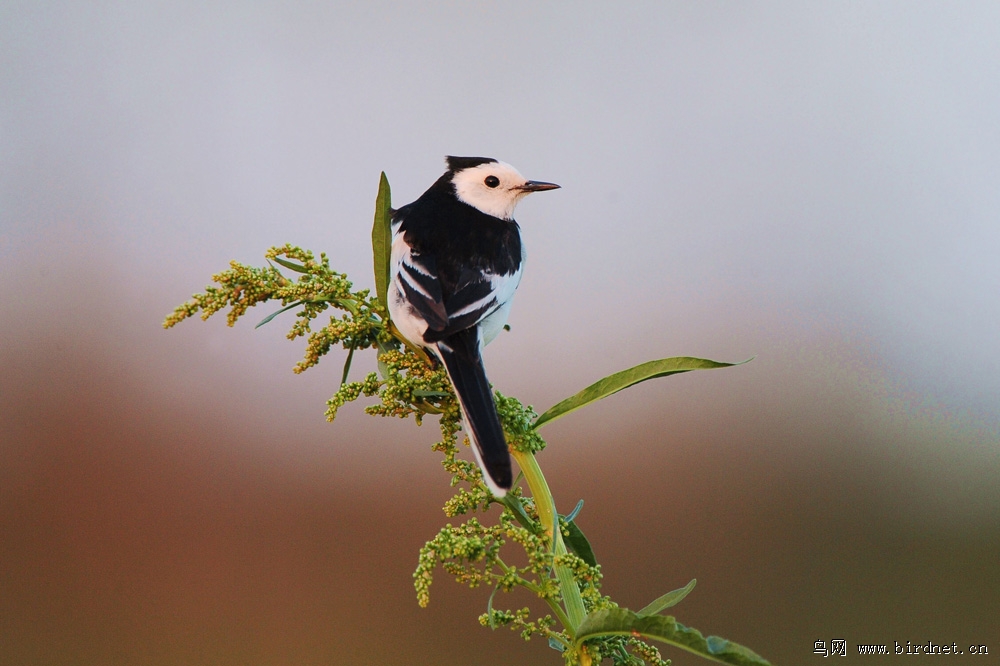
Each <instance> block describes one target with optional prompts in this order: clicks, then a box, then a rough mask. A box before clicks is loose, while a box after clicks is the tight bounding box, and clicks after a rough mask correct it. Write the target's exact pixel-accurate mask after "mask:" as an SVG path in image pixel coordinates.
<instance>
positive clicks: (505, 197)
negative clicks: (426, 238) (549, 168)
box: [452, 162, 551, 220]
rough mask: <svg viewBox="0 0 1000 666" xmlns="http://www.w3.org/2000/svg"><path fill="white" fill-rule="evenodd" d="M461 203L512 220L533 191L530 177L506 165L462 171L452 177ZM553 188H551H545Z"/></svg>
mask: <svg viewBox="0 0 1000 666" xmlns="http://www.w3.org/2000/svg"><path fill="white" fill-rule="evenodd" d="M452 183H454V185H455V193H456V194H457V195H458V198H459V200H460V201H463V202H465V203H467V204H469V205H470V206H473V207H474V208H478V209H479V210H481V211H482V212H484V213H486V214H487V215H492V216H493V217H499V218H501V219H503V220H509V219H511V217H512V216H513V215H514V207H515V206H517V202H518V201H520V200H521V199H522V198H523V197H524V196H525V195H526V194H528V193H529V192H533V191H535V190H536V189H543V188H532V187H531V183H530V182H529V181H528V179H527V178H525V177H524V176H522V175H521V174H520V173H518V171H517V169H515V168H514V167H512V166H511V165H509V164H507V163H506V162H487V163H486V164H480V165H479V166H475V167H471V168H469V169H462V170H461V171H458V172H456V173H455V175H454V176H453V177H452ZM545 189H551V188H545Z"/></svg>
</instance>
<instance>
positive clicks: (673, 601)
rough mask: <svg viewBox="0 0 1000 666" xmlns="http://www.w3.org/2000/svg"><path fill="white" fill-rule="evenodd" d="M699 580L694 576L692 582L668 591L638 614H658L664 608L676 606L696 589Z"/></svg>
mask: <svg viewBox="0 0 1000 666" xmlns="http://www.w3.org/2000/svg"><path fill="white" fill-rule="evenodd" d="M697 582H698V580H697V579H696V578H692V579H691V582H690V583H688V584H687V585H685V586H684V587H682V588H681V589H679V590H674V591H673V592H667V593H666V594H664V595H663V596H662V597H660V598H658V599H656V600H655V601H653V602H651V603H650V604H649V605H648V606H646V607H645V608H643V609H642V610H640V611H638V612H637V613H636V615H656V614H657V613H659V612H660V611H662V610H665V609H667V608H670V607H671V606H676V605H677V604H679V603H680V602H681V600H682V599H683V598H684V597H686V596H687V595H688V594H690V593H691V590H693V589H694V586H695V583H697Z"/></svg>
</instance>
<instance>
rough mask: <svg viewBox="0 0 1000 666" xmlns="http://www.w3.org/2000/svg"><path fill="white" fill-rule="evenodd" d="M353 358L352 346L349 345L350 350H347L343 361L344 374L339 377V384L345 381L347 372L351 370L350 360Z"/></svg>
mask: <svg viewBox="0 0 1000 666" xmlns="http://www.w3.org/2000/svg"><path fill="white" fill-rule="evenodd" d="M353 360H354V347H351V350H350V351H349V352H347V360H346V361H344V374H343V376H342V377H341V378H340V385H341V386H343V385H344V384H346V383H347V373H349V372H350V371H351V361H353Z"/></svg>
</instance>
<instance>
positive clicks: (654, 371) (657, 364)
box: [532, 356, 752, 428]
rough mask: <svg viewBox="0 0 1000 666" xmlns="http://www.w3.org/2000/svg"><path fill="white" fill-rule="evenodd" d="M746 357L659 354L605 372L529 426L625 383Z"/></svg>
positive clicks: (710, 368)
mask: <svg viewBox="0 0 1000 666" xmlns="http://www.w3.org/2000/svg"><path fill="white" fill-rule="evenodd" d="M750 360H752V359H747V361H741V362H740V363H720V362H719V361H710V360H708V359H704V358H692V357H690V356H675V357H673V358H661V359H660V360H658V361H647V362H646V363H641V364H639V365H637V366H635V367H634V368H629V369H628V370H622V371H621V372H616V373H615V374H613V375H608V376H607V377H605V378H604V379H602V380H600V381H598V382H595V383H593V384H591V385H590V386H588V387H587V388H585V389H583V390H582V391H580V392H579V393H577V394H576V395H574V396H572V397H570V398H566V399H565V400H563V401H562V402H560V403H559V404H558V405H555V406H554V407H552V408H550V409H549V410H548V411H547V412H545V413H544V414H542V415H541V416H539V417H538V418H537V419H536V420H535V423H534V424H533V425H532V427H533V428H538V427H540V426H542V425H544V424H545V423H548V422H549V421H555V420H556V419H558V418H560V417H562V416H566V415H567V414H569V413H570V412H574V411H576V410H578V409H580V408H581V407H586V406H587V405H589V404H590V403H592V402H596V401H598V400H600V399H601V398H606V397H608V396H609V395H611V394H613V393H618V391H621V390H622V389H627V388H628V387H629V386H634V385H635V384H638V383H640V382H644V381H646V380H647V379H655V378H657V377H666V376H668V375H676V374H678V373H681V372H690V371H692V370H712V369H714V368H728V367H731V366H734V365H742V364H743V363H747V362H748V361H750Z"/></svg>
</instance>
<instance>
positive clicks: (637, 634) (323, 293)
mask: <svg viewBox="0 0 1000 666" xmlns="http://www.w3.org/2000/svg"><path fill="white" fill-rule="evenodd" d="M383 181H384V182H383V185H382V186H384V188H385V195H386V196H385V197H383V196H382V191H383V190H382V189H381V186H380V197H379V202H380V203H379V204H378V206H377V209H378V210H379V211H380V213H378V214H377V216H376V229H375V230H374V231H373V245H374V247H375V250H376V251H375V257H376V284H377V285H378V291H379V292H380V296H369V290H367V289H362V290H358V291H354V288H353V285H352V283H351V282H350V281H349V280H348V279H347V276H346V275H344V274H342V273H337V272H335V271H333V270H331V269H330V265H329V261H328V259H327V257H326V255H325V254H321V255H320V260H319V261H316V260H315V257H314V255H313V254H312V253H311V252H309V251H307V250H303V249H301V248H298V247H295V246H292V245H284V246H281V247H274V248H271V249H270V250H268V251H267V253H266V257H267V261H268V266H267V267H263V268H255V267H251V266H246V265H243V264H240V263H238V262H235V261H234V262H231V263H230V266H229V269H227V270H225V271H222V272H221V273H218V274H216V275H213V276H212V279H213V281H214V282H215V286H209V287H207V288H206V289H205V291H204V292H203V293H200V294H195V295H194V296H193V297H192V298H191V300H189V301H188V302H186V303H184V304H183V305H181V306H179V307H177V308H176V309H175V310H174V311H173V312H172V313H171V314H170V315H169V316H168V317H167V318H166V320H165V321H164V324H163V325H164V327H165V328H170V327H172V326H174V325H176V324H177V323H179V322H181V321H183V320H184V319H188V318H190V317H192V316H194V315H196V314H199V313H200V316H201V318H202V319H208V318H209V317H211V316H212V315H214V314H216V313H218V312H220V311H222V310H224V309H226V308H228V309H229V312H228V314H227V316H226V321H227V323H228V324H229V325H230V326H232V325H234V324H235V323H236V321H237V320H238V319H239V318H240V317H242V316H243V315H245V314H246V312H247V311H248V310H249V308H251V307H253V306H254V305H257V304H259V303H263V302H266V301H274V302H280V303H281V306H282V307H281V309H279V310H278V311H276V312H274V313H272V314H271V315H269V316H268V317H266V318H265V319H263V320H262V321H261V322H260V323H259V324H257V325H258V326H261V325H263V324H266V323H268V322H269V321H271V320H272V319H273V318H274V317H275V316H277V315H278V314H281V313H282V312H285V311H288V310H293V309H295V310H296V312H295V321H294V323H293V325H292V327H291V330H290V331H289V333H288V336H287V337H288V338H289V339H290V340H294V339H296V338H299V337H306V338H307V342H306V351H305V357H304V358H303V359H302V360H301V361H300V362H299V363H298V364H296V366H295V367H294V371H295V372H296V373H299V372H303V371H305V370H307V369H308V368H310V367H312V366H314V365H316V364H317V363H318V362H319V360H320V358H322V357H323V356H324V355H326V354H328V353H329V351H330V350H331V349H332V348H334V347H335V346H340V347H343V348H344V349H345V350H347V359H346V362H345V365H344V371H343V379H342V380H341V384H340V387H339V388H338V389H337V391H336V392H335V393H334V394H333V396H332V397H331V398H330V399H329V400H328V401H327V410H326V416H327V419H329V420H330V421H332V420H334V418H336V416H337V413H338V410H339V409H340V408H341V407H342V406H344V405H345V404H347V403H349V402H353V401H355V400H358V399H359V398H361V397H362V396H364V397H367V398H375V399H376V402H375V403H374V404H370V405H368V406H366V407H365V412H367V413H368V414H371V415H373V416H387V417H396V418H407V417H409V416H410V415H413V417H414V420H415V421H416V422H417V424H418V425H419V424H421V422H422V418H423V416H424V415H427V414H432V415H438V416H439V417H440V420H439V424H440V431H441V439H440V441H438V442H436V443H435V444H433V445H432V447H431V448H432V450H434V451H437V452H439V453H441V454H442V456H443V459H442V465H443V466H444V468H445V471H446V472H447V473H448V474H449V475H450V476H451V486H452V487H453V488H455V494H454V496H453V497H451V499H449V500H448V501H447V502H446V503H445V505H444V513H445V515H446V516H448V518H455V517H458V516H470V517H469V518H468V519H467V520H466V521H465V522H464V523H462V524H459V525H453V524H451V523H449V524H447V525H446V526H445V527H444V528H442V529H441V530H440V531H439V532H438V534H437V535H436V536H435V537H434V538H433V539H431V540H430V541H428V542H427V544H426V545H425V546H424V547H423V548H421V549H420V555H419V559H418V565H417V569H416V571H415V572H414V574H413V579H414V588H415V590H416V594H417V602H418V604H419V605H420V606H427V605H428V603H430V586H431V584H432V583H433V580H434V570H435V569H436V568H437V567H438V566H440V567H441V568H442V569H444V571H446V572H447V573H448V574H450V575H451V576H452V577H453V578H454V579H455V580H456V581H457V582H459V583H461V584H463V585H468V586H469V587H472V588H475V587H480V586H483V587H492V588H493V593H492V594H491V595H490V598H489V602H488V604H487V609H486V613H484V614H482V615H481V616H480V617H479V622H480V624H482V625H483V626H489V627H492V628H497V627H500V626H507V627H509V628H510V629H511V630H513V631H519V632H520V634H521V636H522V637H523V638H524V639H525V640H529V639H530V638H531V637H532V636H536V635H537V636H540V637H542V638H545V639H547V640H548V643H549V645H550V646H551V647H552V648H554V649H556V650H558V651H559V652H561V653H562V657H563V660H564V662H565V663H566V664H567V666H576V665H577V664H580V665H582V666H590V665H591V664H597V663H599V662H600V661H601V660H602V659H611V660H612V662H613V663H614V664H615V665H616V666H643V665H644V664H647V663H648V664H651V665H652V666H666V664H668V663H669V662H668V661H664V660H663V659H662V658H661V657H660V653H659V651H658V650H657V649H656V648H655V647H653V646H652V645H650V644H648V643H646V642H645V641H643V640H642V638H643V637H646V638H649V637H652V638H655V639H657V640H662V641H665V642H668V643H673V644H675V645H679V646H682V647H684V648H685V649H689V650H691V651H693V652H696V653H698V654H702V655H703V656H707V657H709V658H713V659H716V660H717V661H721V662H723V663H730V664H736V665H737V666H742V665H744V664H752V665H753V666H769V665H768V664H767V661H766V660H764V659H762V658H760V657H759V656H757V655H756V654H754V653H753V652H752V651H750V650H748V649H747V648H743V647H742V646H738V645H736V644H732V643H729V642H728V641H725V640H724V639H719V638H718V637H712V636H710V637H709V638H708V639H706V638H704V637H703V636H702V635H701V634H700V633H698V632H697V631H694V630H689V629H687V628H685V627H683V626H682V625H680V624H678V623H676V622H675V621H674V619H673V618H672V617H667V616H662V615H659V613H660V611H662V610H664V609H665V608H667V607H669V606H672V605H673V604H675V603H677V602H678V601H680V600H681V599H682V598H683V597H684V596H685V595H686V594H687V593H688V592H689V591H690V589H691V588H693V586H694V581H692V582H691V583H689V585H688V586H687V587H686V588H684V589H682V590H675V591H674V592H670V593H668V594H666V595H664V596H663V597H661V598H660V599H658V600H656V601H655V602H653V603H652V604H650V606H648V607H647V608H645V609H643V611H640V612H639V613H633V612H632V611H629V610H627V609H620V608H619V607H618V605H617V604H615V603H614V602H613V601H611V599H610V598H608V597H606V596H604V595H602V594H601V592H600V588H601V579H602V573H601V567H600V565H598V564H597V561H596V558H595V557H594V553H593V550H592V548H591V546H590V544H589V542H588V541H587V539H586V537H585V536H584V535H583V532H582V531H581V530H580V527H579V526H578V525H577V524H576V523H575V517H576V514H577V512H578V511H579V510H580V507H581V506H582V501H581V503H580V504H579V505H578V506H577V508H576V509H575V510H574V511H572V512H571V513H570V514H569V515H568V516H563V515H560V514H558V513H556V506H555V501H554V499H553V498H552V494H551V492H550V490H549V488H548V484H547V482H546V481H545V478H544V476H543V475H542V472H541V468H540V467H539V466H538V462H537V460H536V458H535V455H536V454H538V453H539V452H541V451H542V450H543V449H544V448H545V441H544V440H543V439H542V438H541V436H540V435H539V434H538V426H539V425H540V424H541V423H544V422H546V421H548V420H552V419H554V418H559V417H560V416H562V415H564V414H566V413H569V412H571V411H573V410H575V409H578V408H580V407H581V406H583V405H585V404H588V403H589V402H592V401H594V400H597V399H600V398H601V397H603V396H605V395H610V394H611V393H614V392H616V391H619V390H622V389H623V388H625V387H627V386H630V385H632V384H635V383H638V382H639V381H644V380H645V379H649V378H652V377H658V376H667V375H670V374H676V373H680V372H687V371H690V370H693V369H703V368H712V367H723V366H725V365H731V364H721V363H717V362H714V361H706V360H703V359H693V358H688V357H678V358H672V359H662V360H660V361H655V362H650V363H647V364H644V365H643V366H637V367H636V368H632V369H629V370H627V371H623V372H622V373H616V374H615V375H612V376H610V377H608V378H605V379H604V380H601V381H600V382H598V383H596V384H594V385H593V386H591V387H588V388H587V389H585V390H584V391H581V392H580V393H578V394H577V395H576V396H573V397H572V398H569V399H567V400H565V401H563V402H562V403H559V404H558V405H556V406H555V407H553V408H552V409H550V410H549V411H548V412H546V413H545V414H543V415H542V416H541V417H539V416H538V415H537V414H536V413H535V411H534V410H533V409H532V408H531V407H530V406H524V405H522V404H521V403H520V402H519V401H518V400H516V399H515V398H511V397H508V396H504V395H501V394H499V393H496V394H495V398H496V405H497V413H498V414H499V416H500V421H501V424H502V426H503V429H504V433H505V436H506V439H507V443H508V445H509V447H510V451H511V455H512V456H513V458H514V459H515V460H516V461H517V463H518V466H519V467H520V469H521V474H520V475H519V476H518V479H517V480H515V483H514V487H513V489H512V490H511V491H510V492H508V493H507V495H506V496H505V497H504V498H503V499H498V498H496V497H494V496H493V495H492V494H491V493H490V492H489V490H488V489H487V487H486V486H485V484H484V483H483V480H482V474H481V472H480V470H479V468H478V466H477V465H476V463H475V462H473V461H472V460H470V459H469V458H470V456H468V455H465V456H460V455H459V440H458V433H459V431H460V430H461V413H460V411H459V407H458V404H457V400H456V398H455V394H454V392H453V390H452V387H451V384H450V382H449V381H448V377H447V373H446V372H445V371H444V369H443V368H442V367H441V366H440V364H438V363H436V362H434V361H433V360H431V359H430V358H429V357H428V356H427V354H426V353H424V352H423V351H422V350H419V349H415V348H413V347H411V346H410V345H409V344H408V343H407V342H406V341H405V340H403V339H402V338H401V337H400V336H399V335H398V334H397V332H396V331H395V329H394V327H393V325H392V323H391V322H390V321H389V319H388V312H387V310H386V307H385V302H386V298H385V297H386V288H387V283H388V263H389V258H388V252H389V249H388V248H389V243H388V238H389V231H388V228H389V226H388V225H389V223H388V215H389V213H388V211H389V208H388V184H387V182H385V179H384V176H383ZM379 215H381V217H379ZM380 220H381V222H380ZM380 229H381V231H379V230H380ZM376 232H378V233H376ZM281 269H285V270H287V271H290V272H291V273H293V274H295V276H294V279H292V278H291V277H288V276H286V275H285V274H283V273H282V270H281ZM329 308H333V309H334V310H337V311H338V312H337V313H335V314H333V315H331V316H330V317H329V321H328V322H326V323H324V324H323V325H322V326H321V327H319V328H316V326H317V322H316V320H317V318H318V317H319V316H320V315H321V314H322V313H324V312H325V311H326V310H327V309H329ZM364 349H376V350H377V362H378V372H372V373H369V374H368V375H367V376H365V378H364V379H363V380H361V381H348V375H349V370H350V366H351V361H352V359H353V357H354V354H355V352H356V351H357V350H364ZM463 444H464V445H465V446H468V444H469V442H468V439H465V440H464V442H463ZM522 486H526V487H527V488H529V489H530V491H531V494H530V496H528V495H526V494H525V491H524V490H523V489H522ZM494 504H498V505H500V506H501V510H500V512H499V514H498V515H497V519H496V522H495V523H494V524H487V522H485V521H484V520H483V519H482V517H483V516H486V514H487V513H489V512H490V510H491V509H492V505H494ZM470 514H478V516H477V515H470ZM514 546H517V547H519V549H520V550H522V551H523V555H515V559H516V560H517V561H526V564H524V565H523V566H517V565H515V564H513V563H512V562H513V561H514V559H512V558H511V556H510V555H509V554H508V551H511V550H514ZM515 587H522V588H525V589H526V590H528V591H529V592H531V593H533V594H534V595H535V596H536V597H537V598H538V599H539V600H541V601H543V602H544V603H545V604H546V605H547V606H548V609H549V611H550V612H549V613H546V614H544V615H537V614H536V615H534V616H533V613H532V611H531V609H529V608H520V609H517V610H503V609H498V608H494V607H493V600H494V598H495V597H496V594H497V592H510V591H511V590H513V589H514V588H515Z"/></svg>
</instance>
